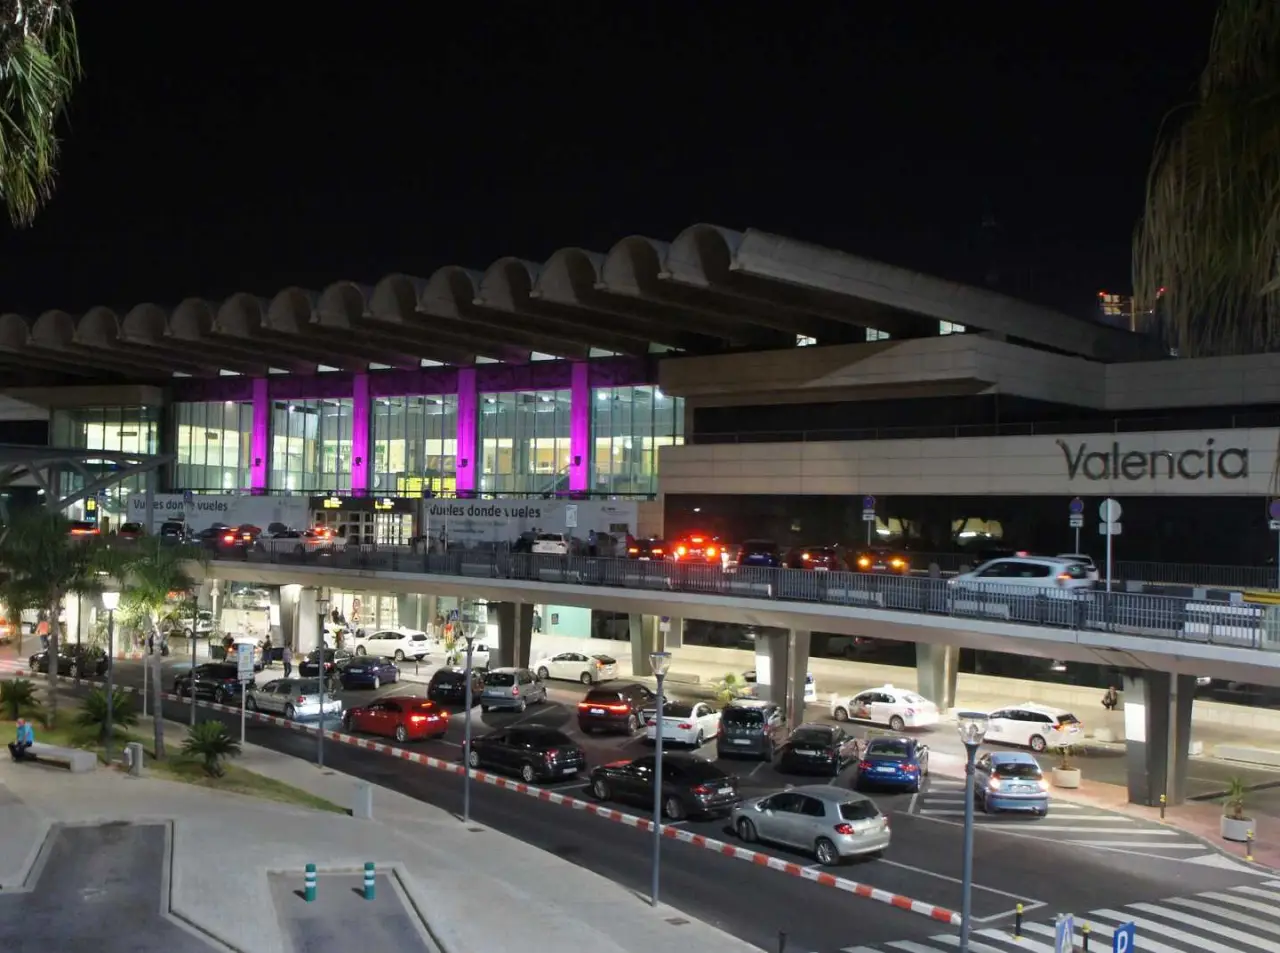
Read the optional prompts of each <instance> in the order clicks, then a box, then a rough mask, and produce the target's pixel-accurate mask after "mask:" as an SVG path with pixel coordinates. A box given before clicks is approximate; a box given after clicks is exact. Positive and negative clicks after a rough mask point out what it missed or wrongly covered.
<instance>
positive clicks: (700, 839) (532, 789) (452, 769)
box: [61, 678, 960, 926]
mask: <svg viewBox="0 0 1280 953" xmlns="http://www.w3.org/2000/svg"><path fill="white" fill-rule="evenodd" d="M61 680H62V681H67V679H65V678H64V679H61ZM122 688H123V690H124V691H129V692H135V693H139V692H140V690H139V689H137V688H133V687H130V686H122ZM162 697H163V698H164V699H165V700H166V701H176V702H183V703H189V702H190V699H189V698H185V697H183V696H181V695H174V694H170V693H168V692H165V693H164V694H163V696H162ZM196 704H197V705H198V706H199V707H200V708H209V709H213V710H215V711H222V712H227V713H229V714H235V715H238V714H239V713H240V709H239V707H233V706H231V705H219V704H217V703H216V702H206V701H197V702H196ZM245 717H246V718H249V719H252V720H253V721H259V722H264V723H266V724H271V725H277V726H280V727H282V728H290V729H292V730H294V731H300V732H304V733H306V734H314V733H315V732H316V730H317V729H316V728H315V727H312V726H311V725H304V724H300V723H299V722H296V721H289V720H288V719H285V718H280V717H278V716H276V715H265V714H263V713H262V712H256V711H246V712H245ZM324 736H325V738H327V739H330V740H333V741H337V742H340V743H341V744H345V745H350V746H351V747H353V748H363V749H364V750H366V751H375V752H377V753H378V754H385V755H390V756H391V757H393V758H399V759H400V760H402V761H409V762H412V763H413V764H421V765H425V766H426V767H428V768H436V769H437V770H440V771H447V772H449V773H450V774H456V775H459V776H461V775H462V773H463V771H464V770H465V769H464V768H463V766H462V765H461V764H458V763H457V762H454V761H445V760H443V759H441V758H436V757H432V756H431V755H425V754H419V753H418V752H416V751H409V750H408V749H406V748H400V747H397V746H396V745H391V744H386V743H384V742H381V741H371V740H370V739H368V738H359V737H357V736H355V735H349V734H347V733H346V732H342V731H329V730H327V729H326V730H325V733H324ZM471 777H472V778H474V779H475V780H476V781H479V782H480V783H481V784H492V785H494V786H495V787H500V788H505V789H506V790H508V791H515V792H516V793H517V794H525V795H528V796H529V797H533V798H537V799H538V800H539V801H546V802H547V803H549V804H559V805H562V806H564V807H567V808H570V809H571V810H574V811H584V812H585V813H587V814H594V815H595V816H596V817H601V818H604V819H605V820H607V821H613V822H615V823H618V824H623V825H625V826H626V827H631V828H634V829H636V830H640V831H652V830H653V821H652V820H651V819H649V818H645V817H638V816H637V815H635V814H628V813H626V812H625V811H619V810H615V809H614V808H611V807H605V806H604V805H602V804H597V803H595V802H594V801H584V800H583V799H582V798H577V797H571V796H569V795H565V794H560V793H558V792H556V791H548V790H547V789H546V788H540V787H538V786H536V785H533V784H525V783H524V782H523V781H516V780H513V779H512V778H508V777H505V776H503V775H500V774H491V773H489V772H488V771H479V770H474V769H473V770H472V771H471ZM659 830H660V831H661V833H662V836H663V837H664V838H667V839H668V840H673V841H677V842H678V843H682V844H689V845H691V846H693V847H700V848H703V849H704V850H710V851H713V852H714V853H717V854H720V855H721V856H724V857H731V858H733V859H734V860H744V861H747V862H748V863H751V864H755V865H756V866H758V867H767V868H768V869H770V870H776V871H779V872H781V873H784V874H790V875H791V876H792V877H799V878H800V879H801V880H808V881H811V882H813V883H816V884H821V885H822V886H824V887H834V888H835V889H836V890H842V891H844V892H845V893H850V894H853V895H854V896H858V897H866V898H867V899H869V900H875V901H878V902H879V903H885V904H888V905H890V906H893V907H897V908H899V909H900V910H907V911H909V912H911V913H917V914H920V915H921V916H926V917H929V918H930V919H932V920H938V921H940V922H942V923H946V924H949V925H951V926H959V925H960V914H958V913H955V912H954V911H952V910H948V909H947V908H945V907H939V906H936V905H935V904H932V903H924V902H922V901H920V900H915V899H913V898H911V897H906V896H903V895H902V894H897V893H892V892H890V891H888V890H881V889H880V888H878V887H872V886H870V885H868V884H864V883H859V882H858V881H856V880H850V879H848V878H846V877H837V876H835V875H834V874H829V873H825V872H823V871H821V870H815V869H813V868H811V867H807V866H804V865H801V864H797V863H793V862H791V861H788V860H783V859H782V858H781V857H774V856H773V855H772V854H765V853H761V852H760V851H756V850H748V849H747V848H745V847H738V846H736V845H734V844H729V843H726V842H725V841H722V840H717V839H716V838H714V837H706V836H704V835H702V834H695V833H693V832H692V831H686V830H682V829H681V828H678V827H671V826H669V825H667V824H663V825H661V827H660V828H659Z"/></svg>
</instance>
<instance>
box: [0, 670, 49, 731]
mask: <svg viewBox="0 0 1280 953" xmlns="http://www.w3.org/2000/svg"><path fill="white" fill-rule="evenodd" d="M0 709H3V711H4V713H5V715H6V716H7V717H8V720H9V721H17V720H18V719H19V718H26V717H27V716H28V715H34V714H35V713H36V712H37V711H38V710H39V709H40V699H38V698H36V687H35V685H34V684H33V683H32V682H31V680H30V679H26V678H11V679H9V680H8V681H7V682H0Z"/></svg>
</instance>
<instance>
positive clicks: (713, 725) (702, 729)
mask: <svg viewBox="0 0 1280 953" xmlns="http://www.w3.org/2000/svg"><path fill="white" fill-rule="evenodd" d="M657 716H658V710H657V709H656V708H650V709H646V710H645V711H642V712H641V713H640V717H641V718H643V719H644V724H645V737H646V738H648V739H649V740H650V741H656V740H657V738H658V717H657ZM719 733H720V712H719V711H718V710H717V709H716V708H714V707H713V706H711V705H709V704H707V703H706V702H667V703H666V705H665V706H664V707H663V709H662V743H663V744H677V745H692V746H693V747H695V748H701V747H702V746H703V744H705V743H706V742H707V741H708V740H709V739H711V738H714V737H715V736H716V735H718V734H719Z"/></svg>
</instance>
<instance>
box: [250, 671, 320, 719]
mask: <svg viewBox="0 0 1280 953" xmlns="http://www.w3.org/2000/svg"><path fill="white" fill-rule="evenodd" d="M244 704H245V707H246V708H248V709H249V710H250V711H260V712H265V713H267V714H271V715H283V716H284V717H285V718H288V719H289V720H290V721H292V720H293V719H295V718H318V717H319V716H320V695H319V693H318V692H317V691H316V680H315V679H314V678H310V679H302V678H277V679H276V680H275V681H272V682H267V684H265V685H263V686H262V687H261V688H256V687H254V688H250V689H249V690H248V692H247V693H246V694H245V699H244ZM324 713H325V715H326V716H327V715H341V714H342V700H341V699H339V698H334V697H333V696H332V695H330V694H329V693H328V692H326V693H325V696H324Z"/></svg>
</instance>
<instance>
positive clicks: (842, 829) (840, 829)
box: [836, 824, 858, 835]
mask: <svg viewBox="0 0 1280 953" xmlns="http://www.w3.org/2000/svg"><path fill="white" fill-rule="evenodd" d="M836 833H837V834H845V835H848V834H856V833H858V832H857V831H856V830H854V828H853V825H852V824H837V825H836Z"/></svg>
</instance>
